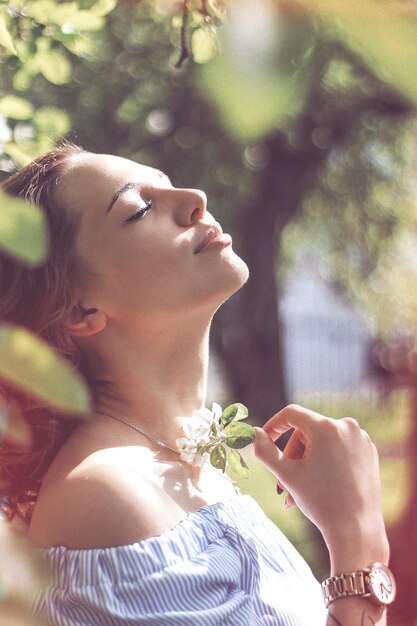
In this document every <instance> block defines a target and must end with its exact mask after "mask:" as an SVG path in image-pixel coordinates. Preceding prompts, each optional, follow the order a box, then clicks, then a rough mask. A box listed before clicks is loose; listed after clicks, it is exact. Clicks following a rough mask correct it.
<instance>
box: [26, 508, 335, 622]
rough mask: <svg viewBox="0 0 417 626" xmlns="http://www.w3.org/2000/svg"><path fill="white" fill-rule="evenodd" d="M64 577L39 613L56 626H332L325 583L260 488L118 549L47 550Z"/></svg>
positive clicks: (58, 573)
mask: <svg viewBox="0 0 417 626" xmlns="http://www.w3.org/2000/svg"><path fill="white" fill-rule="evenodd" d="M42 552H43V553H44V554H45V555H46V556H47V558H48V560H49V561H50V562H51V565H52V569H53V576H54V584H53V586H52V587H50V588H49V590H48V591H47V592H46V593H45V594H44V595H42V597H40V598H39V600H38V603H37V612H40V613H42V614H43V615H44V616H46V617H47V619H48V620H49V623H50V624H53V625H54V626H140V625H143V624H146V625H155V626H156V625H158V626H177V625H178V626H179V625H181V626H197V625H198V626H220V625H225V626H237V625H238V626H324V625H325V623H326V611H325V609H324V606H323V602H322V598H321V593H320V586H319V584H318V583H317V581H316V580H315V579H314V577H313V575H312V573H311V571H310V569H309V567H308V566H307V564H306V563H305V561H304V560H303V559H302V557H301V556H300V555H299V554H298V552H297V551H296V550H295V548H294V547H293V546H292V545H291V544H290V543H289V541H288V540H287V539H286V538H285V537H284V535H283V534H282V533H281V532H280V531H279V530H278V529H277V528H276V526H275V525H274V524H273V523H272V522H271V521H270V520H269V519H268V518H267V517H266V516H265V514H264V513H263V511H262V510H261V509H260V507H259V506H258V505H257V503H256V502H255V501H254V500H253V499H252V498H251V497H250V496H239V497H236V498H233V499H230V500H227V501H225V502H218V503H216V504H210V505H207V506H204V507H202V508H200V509H199V510H198V511H196V512H193V513H190V514H189V515H188V516H187V517H186V518H185V519H184V520H183V521H182V522H180V523H179V524H177V525H176V526H175V527H174V528H172V529H171V530H169V531H167V532H165V533H163V534H162V535H159V536H157V537H151V538H149V539H145V540H144V541H139V542H137V543H134V544H131V545H125V546H118V547H114V548H101V549H91V550H70V549H67V548H65V547H56V548H49V549H47V550H43V551H42Z"/></svg>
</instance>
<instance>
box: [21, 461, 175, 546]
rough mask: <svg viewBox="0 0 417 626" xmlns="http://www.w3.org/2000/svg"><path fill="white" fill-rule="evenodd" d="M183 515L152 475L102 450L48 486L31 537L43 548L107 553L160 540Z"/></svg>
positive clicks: (34, 517) (30, 531)
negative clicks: (109, 549)
mask: <svg viewBox="0 0 417 626" xmlns="http://www.w3.org/2000/svg"><path fill="white" fill-rule="evenodd" d="M161 513H162V515H161ZM182 515H183V512H182V511H181V509H180V508H179V507H177V506H176V505H175V503H174V502H173V501H172V500H171V498H169V497H168V496H167V494H166V493H165V492H164V491H163V490H162V489H161V488H160V486H159V485H158V484H157V482H156V481H155V480H153V478H152V475H147V474H146V472H143V471H138V469H137V467H135V466H133V467H132V466H131V465H129V463H126V462H122V461H121V459H120V451H119V454H118V455H117V453H116V451H113V454H112V451H111V450H102V451H99V452H96V453H93V454H92V455H90V456H89V457H87V458H86V459H84V461H83V462H81V463H80V464H79V465H77V466H76V467H74V468H73V469H71V471H69V472H68V473H61V474H60V473H59V472H57V477H56V478H54V477H52V479H50V480H48V481H47V484H46V486H45V488H44V489H42V490H41V492H40V495H39V498H38V502H37V504H36V506H35V510H34V513H33V517H32V522H31V525H30V528H29V537H30V538H31V539H32V541H33V542H34V543H35V544H36V545H38V546H41V547H50V546H58V545H65V546H67V547H68V548H73V549H83V548H99V547H101V548H105V547H110V546H118V545H125V544H129V543H134V542H136V541H140V540H142V539H145V538H147V537H151V536H154V535H158V534H160V533H161V532H164V531H166V530H168V528H170V527H171V526H173V525H175V523H177V522H178V521H179V520H180V519H181V517H182Z"/></svg>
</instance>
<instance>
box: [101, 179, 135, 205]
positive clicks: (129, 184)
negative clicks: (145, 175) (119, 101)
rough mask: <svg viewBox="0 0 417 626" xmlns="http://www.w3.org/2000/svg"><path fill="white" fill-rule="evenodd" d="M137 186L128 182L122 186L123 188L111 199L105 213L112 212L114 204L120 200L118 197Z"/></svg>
mask: <svg viewBox="0 0 417 626" xmlns="http://www.w3.org/2000/svg"><path fill="white" fill-rule="evenodd" d="M137 184H138V183H133V182H129V183H126V184H125V185H123V187H120V189H118V190H117V191H116V193H115V194H114V196H113V198H112V199H111V202H110V204H109V206H108V207H107V211H106V213H108V212H109V211H111V210H112V208H113V205H114V203H115V202H116V201H117V200H118V199H119V198H120V196H122V195H123V194H124V193H126V191H129V189H133V187H136V185H137Z"/></svg>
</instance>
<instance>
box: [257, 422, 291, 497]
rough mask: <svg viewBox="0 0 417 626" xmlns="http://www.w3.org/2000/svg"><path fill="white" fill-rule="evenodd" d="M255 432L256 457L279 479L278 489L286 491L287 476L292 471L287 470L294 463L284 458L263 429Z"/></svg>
mask: <svg viewBox="0 0 417 626" xmlns="http://www.w3.org/2000/svg"><path fill="white" fill-rule="evenodd" d="M255 432H256V436H255V442H254V450H255V455H256V456H257V457H258V459H259V460H260V461H261V462H262V463H263V465H265V467H266V468H267V469H268V470H269V471H270V472H271V473H272V474H274V476H275V477H276V478H278V482H279V484H278V488H281V489H286V486H285V485H286V480H285V476H286V475H287V474H288V471H289V470H290V468H287V465H288V464H289V463H291V464H292V463H293V461H292V460H289V459H288V458H286V457H285V456H284V454H283V453H282V452H281V451H280V450H279V449H278V448H277V446H276V445H275V443H274V442H273V441H272V439H271V437H270V436H269V435H268V434H267V433H266V432H265V431H264V430H263V428H258V427H255ZM277 491H278V490H277Z"/></svg>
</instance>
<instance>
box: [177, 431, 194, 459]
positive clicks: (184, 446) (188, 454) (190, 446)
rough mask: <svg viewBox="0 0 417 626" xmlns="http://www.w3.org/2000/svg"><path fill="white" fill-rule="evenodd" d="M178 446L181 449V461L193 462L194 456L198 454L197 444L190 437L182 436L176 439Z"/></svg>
mask: <svg viewBox="0 0 417 626" xmlns="http://www.w3.org/2000/svg"><path fill="white" fill-rule="evenodd" d="M176 444H177V448H178V450H179V451H180V458H181V461H187V462H188V463H193V461H194V457H195V455H196V454H197V444H196V442H195V441H193V440H192V439H189V438H188V437H181V438H180V439H177V441H176Z"/></svg>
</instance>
